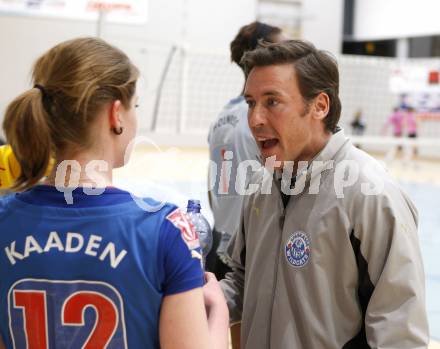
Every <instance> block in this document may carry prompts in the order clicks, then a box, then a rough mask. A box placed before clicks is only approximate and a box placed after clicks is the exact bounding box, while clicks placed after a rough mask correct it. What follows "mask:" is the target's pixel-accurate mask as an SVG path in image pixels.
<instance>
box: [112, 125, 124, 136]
mask: <svg viewBox="0 0 440 349" xmlns="http://www.w3.org/2000/svg"><path fill="white" fill-rule="evenodd" d="M112 131H113V133H114V134H115V135H118V136H119V135H120V134H122V132H123V131H124V128H123V127H122V126H119V127H113V128H112Z"/></svg>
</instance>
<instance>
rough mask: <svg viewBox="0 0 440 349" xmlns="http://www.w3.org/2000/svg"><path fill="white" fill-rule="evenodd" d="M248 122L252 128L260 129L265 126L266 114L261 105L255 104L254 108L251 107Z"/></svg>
mask: <svg viewBox="0 0 440 349" xmlns="http://www.w3.org/2000/svg"><path fill="white" fill-rule="evenodd" d="M248 123H249V128H250V129H258V128H260V127H262V126H264V124H265V123H266V114H265V112H264V109H263V108H262V107H261V106H259V105H255V107H254V108H252V109H249V112H248Z"/></svg>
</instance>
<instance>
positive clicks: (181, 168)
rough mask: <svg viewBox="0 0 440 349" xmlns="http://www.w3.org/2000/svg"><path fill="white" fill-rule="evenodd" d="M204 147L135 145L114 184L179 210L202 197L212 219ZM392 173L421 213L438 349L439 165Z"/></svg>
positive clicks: (400, 167)
mask: <svg viewBox="0 0 440 349" xmlns="http://www.w3.org/2000/svg"><path fill="white" fill-rule="evenodd" d="M207 168H208V150H207V149H206V148H188V147H187V148H183V147H181V148H166V147H162V148H161V149H159V148H153V147H137V148H136V149H135V151H134V152H133V156H132V158H131V160H130V162H129V164H128V165H127V166H125V167H124V168H122V169H119V170H117V171H116V173H115V184H116V185H119V186H121V187H124V188H126V189H130V190H132V191H133V192H134V193H135V194H138V195H148V196H152V197H156V198H160V199H163V200H167V201H172V202H175V203H177V204H178V205H180V206H186V200H187V198H189V197H190V198H196V199H200V200H201V203H202V213H204V214H205V216H206V217H207V218H208V219H209V220H210V221H211V223H212V214H211V212H210V211H209V205H208V198H207V179H206V173H207ZM388 168H389V171H390V173H391V174H392V175H393V176H394V178H396V179H397V180H398V181H399V183H400V184H401V185H402V187H403V188H404V189H405V190H406V191H407V193H408V194H409V195H410V197H411V198H412V199H413V201H414V202H415V204H416V206H417V208H418V210H419V234H420V242H421V249H422V254H423V258H424V264H425V272H426V287H427V292H426V296H427V300H426V301H427V309H428V316H429V324H430V332H431V338H432V341H431V345H430V347H429V348H430V349H440V296H439V295H440V161H432V160H431V161H430V160H426V159H424V160H421V159H419V160H416V161H415V162H413V163H411V164H406V165H405V164H403V163H402V162H401V161H398V160H396V161H394V162H393V163H391V164H389V165H388Z"/></svg>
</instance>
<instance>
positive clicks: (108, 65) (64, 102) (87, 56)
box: [3, 38, 139, 191]
mask: <svg viewBox="0 0 440 349" xmlns="http://www.w3.org/2000/svg"><path fill="white" fill-rule="evenodd" d="M138 77H139V71H138V69H137V68H136V67H135V66H134V65H133V64H132V63H131V61H130V60H129V58H128V57H127V56H126V55H125V54H124V53H123V52H122V51H121V50H119V49H117V48H115V47H113V46H111V45H109V44H108V43H106V42H105V41H103V40H101V39H97V38H79V39H74V40H69V41H66V42H63V43H60V44H58V45H56V46H55V47H53V48H52V49H50V50H49V51H48V52H46V53H45V54H44V55H43V56H41V57H40V58H39V59H38V60H37V61H36V62H35V64H34V67H33V71H32V80H33V83H34V84H35V85H34V88H32V89H30V90H28V91H26V92H24V93H22V94H21V95H20V96H18V97H16V98H15V99H14V100H13V101H12V102H11V103H10V104H9V106H8V108H7V109H6V114H5V119H4V121H3V129H4V131H5V134H6V138H7V140H8V142H9V143H10V144H11V146H12V149H13V151H14V153H15V155H16V157H17V160H18V162H19V163H20V166H21V174H20V176H19V177H18V178H17V180H16V182H15V184H14V187H13V189H14V190H16V191H21V190H26V189H28V188H30V187H32V186H33V185H35V184H36V183H38V182H39V181H40V180H41V179H42V178H43V177H44V175H45V172H46V169H47V167H48V165H49V162H50V159H51V158H52V157H57V154H59V153H60V152H63V151H66V150H69V151H72V152H75V151H78V150H81V149H86V148H88V147H89V146H90V145H91V144H92V137H91V134H90V129H91V127H90V125H91V123H92V122H93V119H94V118H95V117H96V115H98V113H99V111H100V110H101V109H102V108H103V106H104V105H105V104H106V103H108V102H111V101H115V100H120V101H121V103H122V105H123V106H124V107H125V108H127V109H128V108H130V101H131V99H132V97H133V96H134V94H135V90H136V81H137V79H138Z"/></svg>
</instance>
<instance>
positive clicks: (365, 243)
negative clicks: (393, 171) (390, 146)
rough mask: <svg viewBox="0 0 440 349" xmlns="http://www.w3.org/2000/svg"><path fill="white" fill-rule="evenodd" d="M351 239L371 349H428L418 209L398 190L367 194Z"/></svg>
mask: <svg viewBox="0 0 440 349" xmlns="http://www.w3.org/2000/svg"><path fill="white" fill-rule="evenodd" d="M354 215H355V218H354V220H353V221H354V222H355V223H354V226H353V231H352V232H351V236H350V240H351V243H352V246H353V249H354V252H355V255H356V261H357V264H358V270H359V289H358V296H359V300H360V306H361V310H362V312H363V315H364V320H365V323H364V325H365V335H366V338H367V342H368V344H369V345H370V347H371V348H378V349H379V348H380V349H391V348H399V349H407V348H412V349H414V348H427V346H428V343H429V329H428V321H427V315H426V308H425V277H424V275H425V274H424V268H423V262H422V256H421V251H420V247H419V241H418V234H417V210H416V208H415V207H414V205H413V204H412V202H411V201H410V200H409V199H408V198H407V197H406V195H405V194H403V193H402V192H401V191H400V189H399V188H397V187H396V186H386V188H385V190H384V192H383V193H382V194H381V195H374V196H364V197H363V199H362V200H361V201H358V205H356V207H355V210H354Z"/></svg>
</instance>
